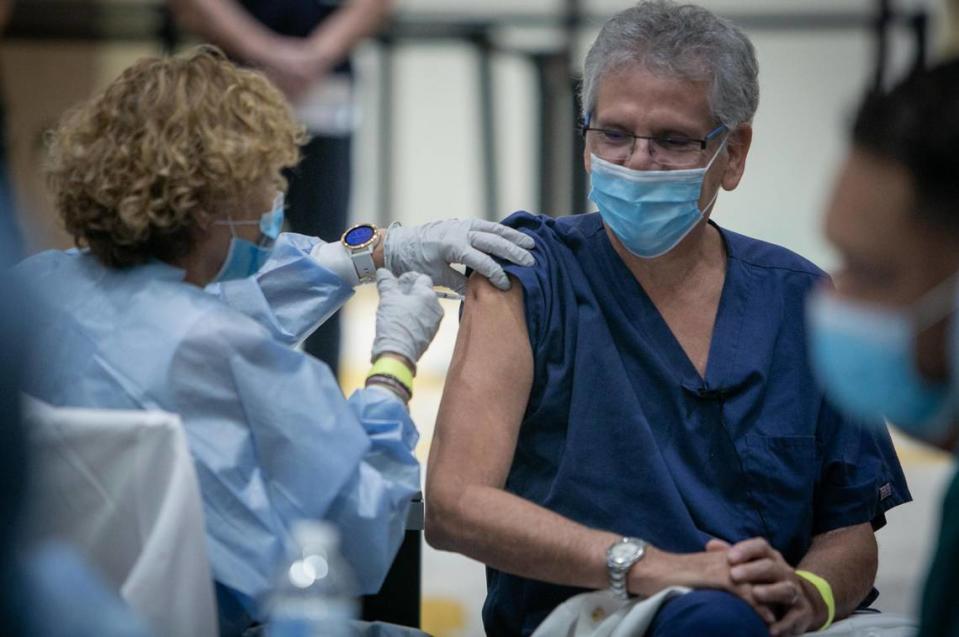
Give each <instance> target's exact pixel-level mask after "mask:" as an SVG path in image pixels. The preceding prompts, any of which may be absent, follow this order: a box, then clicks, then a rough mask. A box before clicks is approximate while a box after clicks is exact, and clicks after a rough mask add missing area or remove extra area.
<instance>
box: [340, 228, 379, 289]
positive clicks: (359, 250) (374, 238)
mask: <svg viewBox="0 0 959 637" xmlns="http://www.w3.org/2000/svg"><path fill="white" fill-rule="evenodd" d="M378 241H379V234H377V229H376V226H374V225H373V224H372V223H361V224H359V225H355V226H353V227H352V228H350V229H349V230H347V231H346V232H344V233H343V236H342V237H341V238H340V243H342V244H343V247H344V248H346V251H347V252H348V253H349V255H350V259H352V260H353V267H354V268H356V276H357V277H358V278H359V280H360V283H369V282H370V281H372V280H373V279H375V278H376V265H375V264H374V262H373V248H375V247H376V244H377V242H378Z"/></svg>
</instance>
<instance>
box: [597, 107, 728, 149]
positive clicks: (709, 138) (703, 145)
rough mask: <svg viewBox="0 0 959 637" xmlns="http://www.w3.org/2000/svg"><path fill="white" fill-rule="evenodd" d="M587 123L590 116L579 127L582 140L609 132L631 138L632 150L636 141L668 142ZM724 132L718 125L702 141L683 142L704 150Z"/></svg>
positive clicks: (653, 136) (721, 126)
mask: <svg viewBox="0 0 959 637" xmlns="http://www.w3.org/2000/svg"><path fill="white" fill-rule="evenodd" d="M589 121H590V116H589V115H587V116H586V118H585V119H584V120H583V124H582V125H581V126H580V129H581V130H582V131H583V138H584V139H585V137H586V133H588V132H589V131H597V132H600V133H606V132H609V133H618V134H620V135H625V136H626V137H632V138H633V143H632V146H631V148H633V149H635V148H636V140H637V139H645V140H646V141H667V140H669V137H663V136H661V135H634V134H633V133H630V132H628V131H624V130H617V129H613V128H595V127H592V126H590V125H589ZM724 130H726V125H725V124H720V125H719V126H717V127H716V128H714V129H713V130H711V131H709V132H708V133H706V137H704V138H703V139H696V138H683V141H687V142H698V143H699V150H706V146H707V145H708V144H709V142H710V141H712V139H713V138H714V137H716V136H717V135H719V134H720V133H722V132H723V131H724ZM673 141H677V140H673Z"/></svg>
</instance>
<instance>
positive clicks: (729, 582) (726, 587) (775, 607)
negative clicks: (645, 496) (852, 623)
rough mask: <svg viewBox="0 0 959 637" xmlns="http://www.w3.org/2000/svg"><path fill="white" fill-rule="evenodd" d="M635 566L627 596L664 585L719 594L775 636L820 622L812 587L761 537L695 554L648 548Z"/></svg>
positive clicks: (717, 542)
mask: <svg viewBox="0 0 959 637" xmlns="http://www.w3.org/2000/svg"><path fill="white" fill-rule="evenodd" d="M639 564H640V565H642V566H641V567H640V568H639V569H634V570H633V571H631V573H630V583H629V590H630V591H631V592H633V593H637V594H640V595H643V596H648V595H652V594H654V593H656V592H658V591H659V590H662V589H663V588H666V587H668V586H686V587H689V588H712V589H717V590H723V591H726V592H728V593H731V594H733V595H736V596H738V597H740V598H741V599H743V600H744V601H746V603H748V604H749V605H750V606H752V608H753V609H754V610H755V611H756V613H758V614H759V616H760V617H761V618H762V619H763V621H764V622H766V624H767V625H768V626H769V633H770V635H773V636H774V637H779V636H780V635H801V634H802V633H804V632H806V631H807V630H814V629H816V628H818V627H819V626H821V625H822V624H823V622H824V621H825V609H824V608H825V607H824V604H822V603H820V600H818V592H817V591H816V590H815V588H813V587H812V586H811V585H807V584H806V583H805V581H804V580H802V579H800V578H799V576H797V575H796V572H795V571H794V570H793V568H792V567H791V566H790V565H789V563H788V562H786V560H785V559H784V558H783V556H782V555H780V553H779V552H778V551H777V550H776V549H774V548H773V547H772V546H770V545H769V543H768V542H767V541H766V540H764V539H762V538H753V539H750V540H745V541H743V542H739V543H738V544H735V545H730V544H728V543H726V542H723V541H722V540H711V541H710V542H709V543H708V544H707V545H706V551H704V552H700V553H667V552H664V551H660V550H658V549H655V548H652V547H650V548H647V555H646V557H645V558H643V560H642V561H641V562H640V563H639Z"/></svg>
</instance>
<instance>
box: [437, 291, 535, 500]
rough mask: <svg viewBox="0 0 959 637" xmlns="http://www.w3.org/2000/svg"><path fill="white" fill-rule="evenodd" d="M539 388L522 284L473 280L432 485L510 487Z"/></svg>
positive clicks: (449, 377)
mask: <svg viewBox="0 0 959 637" xmlns="http://www.w3.org/2000/svg"><path fill="white" fill-rule="evenodd" d="M532 383H533V352H532V348H531V347H530V341H529V336H528V333H527V329H526V318H525V314H524V308H523V291H522V287H521V286H520V285H519V284H518V283H516V281H515V280H514V281H513V286H512V288H511V289H510V290H509V291H507V292H503V291H501V290H498V289H496V288H495V287H493V286H492V285H491V284H490V283H489V282H488V281H487V280H486V279H485V278H483V277H481V276H473V277H472V278H471V279H470V280H469V285H468V288H467V294H466V301H465V305H464V309H463V317H462V319H461V321H460V328H459V335H458V336H457V339H456V348H455V350H454V352H453V360H452V362H451V364H450V368H449V372H448V373H447V377H446V387H445V389H444V392H443V399H442V402H441V403H440V408H439V413H438V415H437V419H436V430H435V433H434V436H433V443H432V447H431V449H430V460H429V470H428V474H427V493H428V494H429V492H430V490H431V483H432V484H443V485H458V486H460V487H462V486H468V485H470V484H479V485H483V486H491V487H502V486H503V485H504V483H505V481H506V475H507V473H508V471H509V467H510V464H511V463H512V460H513V453H514V451H515V449H516V439H517V435H518V433H519V427H520V424H521V422H522V419H523V414H524V412H525V410H526V404H527V401H528V399H529V392H530V388H531V387H532Z"/></svg>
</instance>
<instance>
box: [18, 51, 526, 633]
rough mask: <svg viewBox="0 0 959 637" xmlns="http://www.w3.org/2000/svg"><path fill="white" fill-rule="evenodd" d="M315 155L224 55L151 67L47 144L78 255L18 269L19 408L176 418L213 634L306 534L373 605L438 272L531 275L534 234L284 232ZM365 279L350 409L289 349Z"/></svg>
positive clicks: (385, 562) (257, 80) (399, 509)
mask: <svg viewBox="0 0 959 637" xmlns="http://www.w3.org/2000/svg"><path fill="white" fill-rule="evenodd" d="M302 139H303V134H302V131H301V130H300V128H299V127H298V126H297V125H296V124H295V123H294V120H293V118H292V116H291V114H290V110H289V108H288V106H287V103H286V101H285V100H284V98H283V97H282V95H281V94H280V93H279V92H278V91H277V90H276V89H275V88H274V87H273V86H272V85H271V84H270V83H269V82H268V81H267V80H266V79H265V78H264V77H263V76H262V75H260V74H259V73H257V72H254V71H250V70H244V69H240V68H238V67H236V66H235V65H233V64H232V63H231V62H229V61H228V60H227V59H226V58H225V57H224V56H223V54H222V53H220V52H219V51H218V50H216V49H213V48H209V47H203V48H197V49H193V50H190V51H187V52H186V53H184V54H181V55H178V56H175V57H164V58H148V59H144V60H141V61H139V62H137V63H136V64H134V65H133V66H131V67H130V68H128V69H127V70H126V71H124V72H123V73H122V74H121V75H120V77H119V78H117V79H116V80H115V81H114V82H113V83H112V84H110V85H109V86H108V87H107V88H106V89H105V90H104V91H103V92H102V93H100V94H99V95H97V96H95V97H93V98H92V99H91V100H90V101H88V102H86V103H84V104H81V105H80V106H78V107H77V108H76V109H75V110H73V111H71V112H70V113H69V114H68V115H67V116H66V117H65V118H64V119H63V121H62V123H61V124H60V126H59V127H58V128H57V129H56V130H55V131H54V132H53V134H52V136H51V144H50V161H49V180H50V185H51V188H52V190H53V193H54V196H55V198H56V202H57V207H58V209H59V212H60V215H61V216H62V218H63V221H64V223H65V225H66V228H67V229H68V230H69V231H70V232H71V233H72V234H73V236H74V237H75V239H76V242H77V244H78V249H75V250H70V251H67V252H60V251H49V252H45V253H42V254H38V255H34V256H32V257H30V258H28V259H26V260H24V261H23V262H21V263H20V264H19V265H18V266H17V268H16V269H17V271H18V272H19V273H20V274H21V275H22V276H23V277H24V278H25V279H26V280H27V282H28V284H29V285H30V287H31V288H32V289H33V290H35V291H36V293H37V295H38V296H39V301H40V304H41V307H42V309H43V311H42V313H41V315H42V318H41V319H40V320H39V321H38V324H37V325H36V326H35V330H36V332H37V334H36V336H37V341H38V342H39V343H42V344H43V345H42V347H41V349H40V351H39V352H38V356H37V359H38V360H37V361H36V364H35V365H34V369H33V371H32V373H31V374H30V375H29V378H28V379H27V382H26V390H27V393H29V394H32V395H34V396H35V397H37V398H39V399H41V400H45V401H47V402H50V403H52V404H54V405H58V406H76V407H92V408H108V409H163V410H166V411H170V412H174V413H178V414H179V415H180V416H181V418H182V420H183V423H184V427H185V430H186V433H187V438H188V440H189V443H190V448H191V452H192V454H193V456H194V459H195V462H196V464H197V474H198V476H199V479H200V487H201V492H202V494H203V498H204V508H205V514H206V528H207V535H208V544H209V547H210V557H211V563H212V567H213V574H214V578H215V580H216V583H217V598H218V602H219V604H220V623H221V633H222V634H239V632H241V631H242V630H243V629H244V627H246V626H247V625H249V624H250V623H251V622H252V621H255V620H258V619H260V618H261V615H262V613H261V611H260V607H259V604H258V602H259V601H260V600H262V599H263V597H264V596H265V595H266V594H268V592H269V588H270V582H271V580H272V574H273V571H274V567H275V565H276V561H277V559H278V558H279V557H280V556H281V554H282V549H283V545H284V542H285V540H286V538H287V537H288V533H289V529H290V528H291V525H292V524H293V523H294V522H295V521H296V520H298V519H301V518H323V519H327V520H330V521H331V522H333V523H335V524H336V525H338V526H339V527H340V530H341V533H342V536H343V551H344V553H345V555H346V557H347V558H348V559H349V560H350V562H351V563H352V565H353V567H354V569H355V570H356V572H357V574H358V576H359V579H360V583H361V586H362V589H363V592H366V593H370V592H375V591H376V590H377V589H378V588H379V586H380V584H381V583H382V579H383V577H384V576H385V574H386V571H387V569H388V567H389V565H390V563H391V562H392V559H393V555H394V554H395V551H396V549H397V548H398V546H399V544H400V542H401V540H402V537H403V531H404V524H405V519H406V511H407V508H408V506H409V501H410V496H411V495H412V494H414V493H416V492H417V491H418V490H419V488H420V479H419V465H418V463H417V461H416V459H415V457H414V455H413V447H414V445H415V443H416V439H417V432H416V427H415V425H414V424H413V422H412V421H411V420H410V418H409V414H408V413H407V410H406V408H405V403H406V401H408V400H409V398H410V396H411V392H412V379H413V373H414V371H415V363H416V361H417V360H418V359H419V357H420V356H421V355H422V353H423V352H424V351H425V349H426V348H427V346H428V345H429V343H430V341H431V340H432V338H433V336H434V335H435V333H436V329H437V327H438V325H439V321H440V319H441V317H442V310H441V308H440V306H439V304H438V302H437V300H436V294H435V292H434V291H433V289H432V281H431V279H430V276H432V277H433V280H434V281H437V283H440V284H443V285H447V286H448V287H454V288H459V287H461V286H462V283H463V280H462V275H460V274H459V273H457V272H456V271H455V270H453V269H451V268H450V264H451V263H454V262H455V263H465V264H466V265H468V266H470V267H472V268H474V269H476V270H477V271H479V272H480V273H481V274H483V275H485V276H487V277H490V278H491V280H493V282H494V283H497V284H499V285H508V281H507V279H506V276H505V274H504V273H503V270H502V268H500V266H499V265H498V264H496V263H495V262H494V261H493V260H492V259H491V258H490V256H488V254H487V253H490V254H493V255H494V256H499V257H503V258H506V259H509V260H512V261H514V262H518V263H524V262H525V263H528V262H530V261H531V259H532V257H531V256H530V255H529V254H528V253H527V252H526V250H524V249H522V248H521V247H520V245H523V246H526V247H530V243H531V241H530V240H529V239H528V238H526V237H525V236H523V235H520V234H518V233H516V232H515V231H511V230H509V229H506V228H504V227H502V226H499V225H498V224H487V223H485V222H477V221H459V220H449V221H439V222H434V223H431V224H426V225H425V226H420V227H412V228H401V227H396V226H391V227H390V228H389V229H388V230H380V229H377V228H376V227H375V226H372V225H370V224H361V225H360V226H357V227H354V228H352V229H351V230H350V231H348V232H346V233H345V234H344V238H343V240H342V242H339V243H323V242H322V241H320V240H318V239H316V238H313V237H306V236H303V235H297V234H293V233H281V232H280V230H281V227H282V223H283V206H282V191H283V189H284V187H285V184H284V182H283V180H282V178H281V176H280V171H281V170H282V169H283V168H284V167H287V166H292V165H293V164H295V162H296V160H297V145H298V144H299V143H300V142H301V141H302ZM428 275H429V276H428ZM373 278H375V279H376V281H377V286H378V289H379V292H380V303H379V307H378V309H377V320H376V337H375V340H374V343H373V361H374V365H373V369H372V370H371V373H370V377H369V378H368V380H367V387H366V388H364V389H362V390H359V391H357V392H356V393H355V394H354V395H353V396H352V397H351V398H350V399H349V400H346V399H345V398H344V397H343V394H342V392H341V390H340V388H339V387H338V385H337V383H336V380H335V378H334V377H333V375H332V374H331V372H330V370H329V368H328V367H327V366H326V365H324V364H323V363H321V362H319V361H318V360H316V359H313V358H312V357H310V356H308V355H305V354H303V353H302V352H299V351H297V350H296V349H294V347H293V346H294V345H296V344H297V343H298V342H300V341H301V340H302V339H303V338H304V337H305V336H306V335H308V334H309V333H310V332H311V331H312V330H313V329H315V328H316V326H317V325H318V324H320V323H321V322H323V321H324V320H325V319H326V318H328V317H329V316H330V315H332V314H333V313H334V312H335V311H336V310H337V309H339V307H340V306H341V305H342V304H343V303H345V302H346V300H347V299H348V298H349V297H350V296H351V294H352V290H353V287H354V286H355V285H357V284H359V283H362V282H369V281H372V280H373ZM211 283H212V284H213V285H210V284H211ZM360 503H362V506H360Z"/></svg>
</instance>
